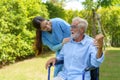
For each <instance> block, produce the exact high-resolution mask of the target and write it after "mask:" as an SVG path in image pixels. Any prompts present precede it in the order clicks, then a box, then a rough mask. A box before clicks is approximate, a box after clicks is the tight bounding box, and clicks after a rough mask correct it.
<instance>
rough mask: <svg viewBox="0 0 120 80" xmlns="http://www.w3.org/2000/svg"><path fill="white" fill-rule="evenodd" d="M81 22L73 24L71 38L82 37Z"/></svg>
mask: <svg viewBox="0 0 120 80" xmlns="http://www.w3.org/2000/svg"><path fill="white" fill-rule="evenodd" d="M78 24H79V22H78V21H73V22H72V24H71V33H72V34H71V37H72V38H74V39H76V38H78V37H79V36H80V28H79V27H78Z"/></svg>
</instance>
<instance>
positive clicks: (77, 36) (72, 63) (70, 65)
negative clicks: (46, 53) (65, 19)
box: [46, 17, 104, 80]
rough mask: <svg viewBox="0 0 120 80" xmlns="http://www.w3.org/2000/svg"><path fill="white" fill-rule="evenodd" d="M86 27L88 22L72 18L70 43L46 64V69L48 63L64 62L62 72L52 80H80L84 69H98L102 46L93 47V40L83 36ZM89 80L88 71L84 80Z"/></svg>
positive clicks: (101, 60)
mask: <svg viewBox="0 0 120 80" xmlns="http://www.w3.org/2000/svg"><path fill="white" fill-rule="evenodd" d="M87 27H88V22H87V21H86V20H84V19H82V18H79V17H75V18H73V20H72V24H71V33H72V34H71V37H70V41H69V42H68V43H66V44H64V46H63V47H62V49H61V52H60V54H59V55H58V56H57V57H56V58H51V59H50V60H48V62H47V63H46V68H47V67H48V66H49V64H50V63H53V65H54V64H55V62H56V61H57V60H64V67H63V70H62V71H61V72H59V73H58V75H57V76H56V77H55V78H54V80H82V74H83V71H84V70H85V68H87V67H93V66H94V67H99V66H100V64H101V63H102V62H103V59H104V55H103V53H102V46H100V45H98V46H99V47H96V46H95V45H93V43H94V39H93V38H91V37H90V36H88V35H86V34H85V31H86V30H87ZM97 38H99V37H96V39H97ZM101 40H102V39H101ZM98 41H99V40H98ZM99 42H103V41H99ZM102 44H103V43H102ZM96 45H97V44H96ZM90 79H91V77H90V72H89V71H88V72H86V73H85V80H90Z"/></svg>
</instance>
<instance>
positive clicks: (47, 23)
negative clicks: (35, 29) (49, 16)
mask: <svg viewBox="0 0 120 80" xmlns="http://www.w3.org/2000/svg"><path fill="white" fill-rule="evenodd" d="M40 26H41V30H42V31H51V23H50V21H47V20H44V21H42V22H41V23H40Z"/></svg>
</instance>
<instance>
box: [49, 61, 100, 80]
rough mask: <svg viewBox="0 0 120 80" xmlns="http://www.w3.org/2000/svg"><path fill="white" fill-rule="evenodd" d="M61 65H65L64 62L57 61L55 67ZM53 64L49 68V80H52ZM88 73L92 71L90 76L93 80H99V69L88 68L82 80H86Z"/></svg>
mask: <svg viewBox="0 0 120 80" xmlns="http://www.w3.org/2000/svg"><path fill="white" fill-rule="evenodd" d="M59 64H64V62H63V60H61V61H57V62H56V63H55V65H59ZM51 66H52V64H50V66H49V67H48V80H50V68H51ZM87 71H90V76H91V80H99V67H98V68H96V67H87V68H86V69H85V70H84V71H83V74H82V80H85V79H84V77H85V73H86V72H87Z"/></svg>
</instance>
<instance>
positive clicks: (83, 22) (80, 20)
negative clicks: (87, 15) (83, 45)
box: [72, 17, 88, 31]
mask: <svg viewBox="0 0 120 80" xmlns="http://www.w3.org/2000/svg"><path fill="white" fill-rule="evenodd" d="M74 21H78V22H79V24H78V27H84V28H85V31H86V30H87V27H88V22H87V20H85V19H82V18H80V17H75V18H73V19H72V22H74Z"/></svg>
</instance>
